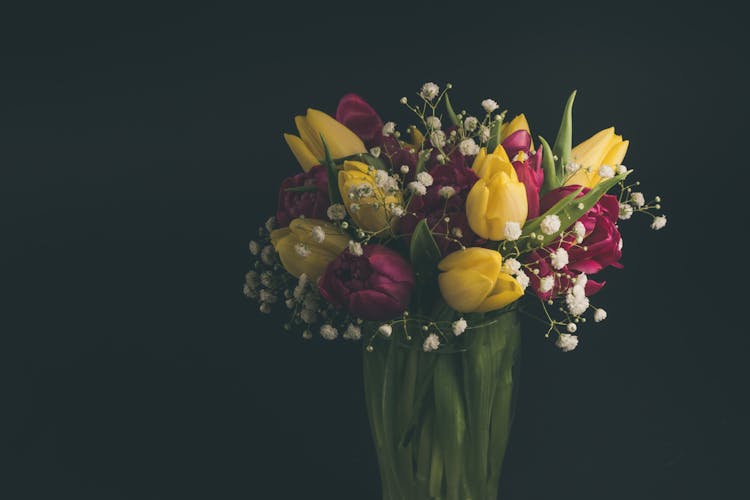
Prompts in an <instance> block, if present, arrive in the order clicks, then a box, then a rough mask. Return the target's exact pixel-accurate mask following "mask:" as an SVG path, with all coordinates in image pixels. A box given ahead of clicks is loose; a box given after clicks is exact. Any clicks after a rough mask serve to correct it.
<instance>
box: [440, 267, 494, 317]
mask: <svg viewBox="0 0 750 500" xmlns="http://www.w3.org/2000/svg"><path fill="white" fill-rule="evenodd" d="M438 285H439V287H440V293H441V294H442V296H443V299H444V300H445V302H446V303H447V304H448V305H449V306H450V307H452V308H453V309H455V310H456V311H459V312H472V311H473V310H474V309H476V308H477V307H479V304H481V303H482V301H484V299H485V298H486V297H487V294H488V293H489V292H490V290H492V286H493V285H494V282H493V281H492V280H490V279H489V278H487V277H486V276H484V275H483V274H481V273H479V272H477V271H474V270H472V269H456V270H453V271H448V272H445V273H441V274H440V275H439V276H438Z"/></svg>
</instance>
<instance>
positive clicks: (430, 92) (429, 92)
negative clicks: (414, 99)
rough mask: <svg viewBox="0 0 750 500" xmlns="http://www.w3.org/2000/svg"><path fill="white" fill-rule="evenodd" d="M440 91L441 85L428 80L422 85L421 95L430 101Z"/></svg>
mask: <svg viewBox="0 0 750 500" xmlns="http://www.w3.org/2000/svg"><path fill="white" fill-rule="evenodd" d="M439 93H440V87H438V86H437V85H436V84H434V83H432V82H427V83H425V84H424V85H422V90H420V91H419V95H420V96H422V97H423V98H424V99H426V100H428V101H432V100H433V99H435V98H436V97H437V96H438V94H439Z"/></svg>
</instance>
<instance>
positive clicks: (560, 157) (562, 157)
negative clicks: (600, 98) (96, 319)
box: [552, 90, 577, 177]
mask: <svg viewBox="0 0 750 500" xmlns="http://www.w3.org/2000/svg"><path fill="white" fill-rule="evenodd" d="M576 92H577V91H576V90H574V91H573V92H572V93H571V94H570V97H568V102H567V103H566V104H565V111H563V117H562V121H561V122H560V129H559V130H558V131H557V138H556V139H555V145H554V146H553V147H552V153H553V154H554V155H555V156H557V175H558V177H562V175H563V169H564V168H565V165H567V164H568V161H570V151H571V149H572V147H573V101H575V99H576Z"/></svg>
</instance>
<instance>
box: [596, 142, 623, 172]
mask: <svg viewBox="0 0 750 500" xmlns="http://www.w3.org/2000/svg"><path fill="white" fill-rule="evenodd" d="M629 144H630V141H621V142H618V143H617V144H615V145H614V146H613V147H611V148H610V150H609V151H608V152H607V154H606V155H605V156H604V159H603V160H602V165H609V166H610V167H615V166H617V165H620V164H621V163H622V160H624V159H625V154H626V153H627V152H628V145H629Z"/></svg>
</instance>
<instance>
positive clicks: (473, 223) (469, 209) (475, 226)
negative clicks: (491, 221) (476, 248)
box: [466, 179, 490, 239]
mask: <svg viewBox="0 0 750 500" xmlns="http://www.w3.org/2000/svg"><path fill="white" fill-rule="evenodd" d="M489 199H490V190H489V189H488V188H487V183H486V182H485V181H484V179H479V180H478V181H477V182H476V183H475V184H474V186H473V187H472V188H471V191H469V195H468V196H467V197H466V219H467V220H468V222H469V227H471V230H472V231H474V232H475V233H476V234H477V235H479V236H480V237H481V238H485V239H488V238H489V236H490V235H489V228H488V226H487V216H486V214H487V203H488V202H489Z"/></svg>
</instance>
